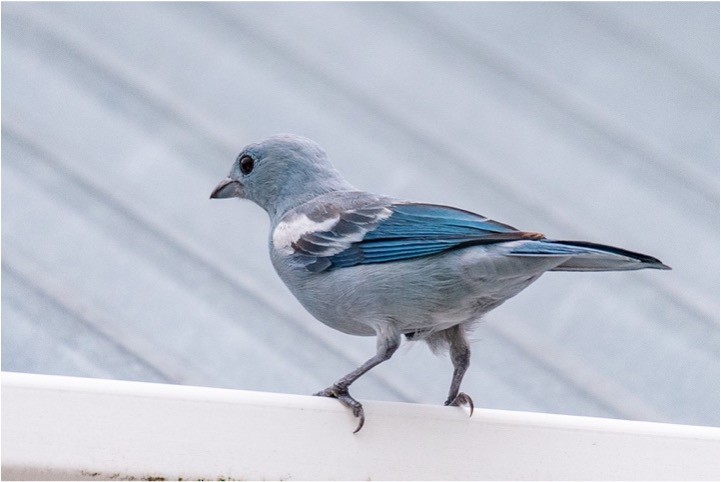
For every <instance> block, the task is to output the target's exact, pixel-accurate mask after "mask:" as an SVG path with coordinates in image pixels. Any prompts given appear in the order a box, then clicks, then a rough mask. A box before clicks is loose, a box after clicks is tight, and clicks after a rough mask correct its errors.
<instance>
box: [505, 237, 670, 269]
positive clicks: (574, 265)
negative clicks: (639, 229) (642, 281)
mask: <svg viewBox="0 0 721 482" xmlns="http://www.w3.org/2000/svg"><path fill="white" fill-rule="evenodd" d="M510 254H511V255H512V256H559V257H568V259H567V260H566V261H564V262H563V263H562V264H560V265H558V266H556V267H555V268H553V269H552V270H551V271H626V270H636V269H645V268H651V269H671V268H670V267H669V266H666V265H665V264H663V263H662V262H661V261H660V260H658V259H656V258H654V257H652V256H648V255H646V254H641V253H635V252H633V251H628V250H626V249H621V248H616V247H615V246H607V245H604V244H597V243H590V242H588V241H558V240H550V239H544V240H540V241H529V242H527V243H523V245H521V246H519V247H517V248H515V249H513V251H511V253H510Z"/></svg>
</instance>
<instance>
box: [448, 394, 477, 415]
mask: <svg viewBox="0 0 721 482" xmlns="http://www.w3.org/2000/svg"><path fill="white" fill-rule="evenodd" d="M445 405H447V406H448V405H450V406H452V407H462V406H463V405H468V407H469V408H470V409H471V414H470V415H471V416H473V400H472V399H471V397H469V396H468V395H466V394H465V393H463V392H458V395H456V396H455V398H454V399H453V400H451V399H450V398H449V399H448V400H446V403H445Z"/></svg>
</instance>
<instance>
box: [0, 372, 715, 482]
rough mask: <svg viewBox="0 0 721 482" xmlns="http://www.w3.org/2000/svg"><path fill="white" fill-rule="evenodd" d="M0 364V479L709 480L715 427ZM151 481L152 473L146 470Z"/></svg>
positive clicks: (713, 460)
mask: <svg viewBox="0 0 721 482" xmlns="http://www.w3.org/2000/svg"><path fill="white" fill-rule="evenodd" d="M364 405H365V409H366V424H365V427H364V428H363V430H361V431H360V432H359V433H357V434H355V435H354V434H353V433H352V431H353V429H354V428H355V426H356V422H355V420H354V419H353V417H352V415H351V414H350V413H349V411H348V410H346V409H344V408H343V407H342V406H341V405H340V404H339V403H338V402H336V401H334V400H330V399H324V398H318V397H310V396H300V395H284V394H275V393H259V392H247V391H239V390H226V389H216V388H201V387H187V386H176V385H161V384H152V383H139V382H123V381H112V380H97V379H87V378H71V377H57V376H47V375H29V374H20V373H9V372H5V373H3V374H2V477H3V479H5V480H10V479H16V480H17V479H33V480H38V479H46V480H47V479H55V480H57V479H116V480H121V479H124V480H128V479H130V478H135V479H144V480H153V479H154V478H164V479H166V480H177V479H179V478H182V479H183V480H189V479H194V480H197V479H204V480H219V479H224V480H232V479H235V480H255V479H266V480H279V479H281V480H288V479H296V480H297V479H304V480H344V479H356V480H389V479H393V480H408V479H416V480H424V479H425V480H427V479H436V480H457V479H475V480H478V479H493V480H509V479H512V480H520V479H526V480H527V479H543V480H561V479H566V480H568V479H575V480H588V479H606V480H608V479H626V480H638V479H676V480H692V479H695V480H704V479H707V480H718V479H719V429H718V428H716V427H693V426H683V425H670V424H660V423H646V422H630V421H623V420H610V419H601V418H587V417H572V416H562V415H548V414H540V413H526V412H507V411H499V410H483V409H476V411H475V413H474V415H473V417H471V418H469V417H468V412H467V411H465V410H464V409H461V408H455V407H441V406H429V405H414V404H406V403H389V402H372V401H367V402H365V404H364ZM156 480H157V479H156Z"/></svg>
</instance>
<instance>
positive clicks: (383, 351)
mask: <svg viewBox="0 0 721 482" xmlns="http://www.w3.org/2000/svg"><path fill="white" fill-rule="evenodd" d="M400 344H401V337H400V335H399V334H398V333H379V334H378V341H377V344H376V346H377V350H378V351H377V353H376V354H375V356H373V357H372V358H370V359H369V360H368V361H366V362H365V363H364V364H362V365H361V366H359V367H358V368H356V369H355V370H353V371H352V372H350V373H349V374H347V375H346V376H344V377H343V378H341V379H340V380H338V381H337V382H335V383H334V384H333V385H331V386H330V387H328V388H326V389H325V390H322V391H320V392H318V393H314V395H315V396H319V397H333V398H337V399H338V401H339V402H340V403H342V404H343V405H345V406H346V407H348V408H350V409H351V410H352V411H353V415H354V416H356V417H357V418H358V419H359V420H358V427H357V428H356V429H355V430H354V431H353V433H356V432H358V431H359V430H360V429H361V428H363V423H365V415H364V414H363V405H361V403H360V402H359V401H358V400H356V399H355V398H353V397H351V395H350V393H348V387H349V386H350V384H351V383H353V382H354V381H356V380H357V379H358V378H360V376H361V375H363V374H364V373H365V372H367V371H368V370H370V369H371V368H373V367H374V366H376V365H379V364H380V363H383V362H384V361H386V360H388V359H389V358H390V357H391V356H393V353H395V351H396V350H397V349H398V346H399V345H400Z"/></svg>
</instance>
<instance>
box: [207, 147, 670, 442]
mask: <svg viewBox="0 0 721 482" xmlns="http://www.w3.org/2000/svg"><path fill="white" fill-rule="evenodd" d="M210 198H211V199H225V198H240V199H247V200H250V201H252V202H254V203H255V204H257V205H258V206H260V207H261V208H263V209H264V210H265V211H266V212H267V214H268V216H269V218H270V236H269V239H268V248H269V251H270V259H271V262H272V265H273V267H274V268H275V271H276V272H277V274H278V275H279V277H280V279H281V280H282V281H283V282H284V283H285V285H286V286H287V287H288V289H289V290H290V292H291V293H292V294H293V295H294V296H295V297H296V298H297V299H298V301H299V302H300V303H301V304H302V305H303V307H304V308H305V309H306V310H307V311H308V312H309V313H310V314H312V315H313V316H314V317H315V318H317V319H318V320H319V321H321V322H322V323H324V324H326V325H327V326H329V327H331V328H334V329H336V330H339V331H341V332H343V333H346V334H349V335H357V336H375V337H376V353H375V354H374V355H373V356H372V357H370V358H369V359H368V360H367V361H366V362H365V363H363V364H362V365H360V366H359V367H358V368H356V369H355V370H353V371H351V372H350V373H348V374H346V375H345V376H343V377H341V378H340V379H338V380H337V381H336V382H335V383H333V384H332V385H330V386H329V387H328V388H325V389H324V390H321V391H319V392H317V393H315V394H314V395H317V396H323V397H332V398H336V399H337V400H338V401H340V402H341V403H342V404H343V405H344V406H346V407H348V408H349V409H350V410H351V411H352V413H353V415H354V416H355V417H356V418H357V421H358V425H357V427H356V429H355V431H354V433H356V432H358V431H359V430H360V429H361V428H362V427H363V425H364V423H365V414H364V411H363V406H362V404H361V403H360V402H358V401H357V400H356V399H355V398H353V397H352V396H351V394H350V392H349V387H350V385H351V384H352V383H353V382H355V381H356V380H357V379H358V378H359V377H361V376H362V375H364V374H365V373H366V372H368V371H369V370H371V369H372V368H373V367H375V366H377V365H379V364H380V363H382V362H384V361H386V360H388V359H390V358H391V357H392V356H393V354H394V352H395V351H396V350H397V349H398V347H399V345H400V343H401V340H402V338H403V337H405V338H406V339H407V340H412V341H418V340H423V341H425V342H427V343H428V345H429V347H430V348H431V350H432V351H433V352H434V353H449V354H450V359H451V363H452V365H453V375H452V377H451V384H450V388H449V391H448V397H447V399H446V400H445V405H448V406H467V407H469V409H470V413H471V414H472V413H473V407H474V405H473V400H472V399H471V397H470V396H469V395H467V394H466V393H464V392H462V391H461V390H460V388H461V382H462V380H463V377H464V375H465V373H466V371H467V369H468V367H469V364H470V359H471V352H470V347H469V333H470V332H471V330H472V329H473V327H474V326H475V324H476V322H477V321H478V320H479V319H480V318H481V317H482V316H483V315H485V314H486V313H488V312H489V311H491V310H493V309H494V308H497V307H498V306H499V305H501V304H502V303H504V302H505V301H506V300H508V299H509V298H511V297H513V296H515V295H516V294H518V293H519V292H520V291H522V290H523V289H525V288H526V287H528V286H529V285H530V284H531V283H533V282H534V281H536V280H537V279H538V278H539V277H540V276H541V275H542V274H544V273H545V272H547V271H581V272H583V271H627V270H638V269H644V268H652V269H662V270H665V269H670V268H669V267H668V266H667V265H665V264H663V263H662V262H661V261H659V260H658V259H656V258H654V257H651V256H648V255H645V254H640V253H636V252H633V251H629V250H626V249H621V248H617V247H613V246H608V245H603V244H598V243H593V242H588V241H565V240H557V239H549V238H547V237H546V236H545V235H543V234H541V233H537V232H531V231H522V230H519V229H516V228H514V227H512V226H510V225H508V224H504V223H501V222H498V221H494V220H492V219H489V218H487V217H485V216H482V215H479V214H475V213H473V212H471V211H467V210H464V209H459V208H455V207H450V206H444V205H439V204H430V203H423V202H412V201H406V200H402V199H396V198H394V197H389V196H385V195H377V194H372V193H370V192H365V191H362V190H358V189H356V188H355V187H353V186H352V185H351V184H350V183H349V182H348V181H347V180H346V179H345V178H344V177H343V176H342V175H341V173H340V172H339V171H338V170H337V169H336V168H335V167H334V165H333V164H332V163H331V161H330V160H329V158H328V155H327V154H326V152H325V151H324V150H323V149H322V148H321V147H320V146H319V145H318V144H317V143H316V142H314V141H312V140H310V139H307V138H305V137H301V136H298V135H293V134H279V135H275V136H272V137H269V138H267V139H265V140H263V141H261V142H257V143H252V144H249V145H247V146H246V147H244V148H243V149H242V150H241V152H240V154H238V156H237V157H236V159H235V161H234V162H233V164H232V166H231V169H230V173H229V174H228V176H227V177H226V178H225V179H223V180H222V181H220V183H219V184H218V185H217V186H216V187H215V189H213V191H212V193H211V195H210Z"/></svg>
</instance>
